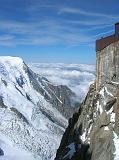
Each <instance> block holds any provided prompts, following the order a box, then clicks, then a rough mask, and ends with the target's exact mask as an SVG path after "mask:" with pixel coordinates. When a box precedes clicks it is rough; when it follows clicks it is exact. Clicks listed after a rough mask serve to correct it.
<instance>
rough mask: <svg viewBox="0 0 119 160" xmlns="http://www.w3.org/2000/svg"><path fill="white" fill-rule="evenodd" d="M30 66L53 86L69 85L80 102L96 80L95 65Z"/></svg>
mask: <svg viewBox="0 0 119 160" xmlns="http://www.w3.org/2000/svg"><path fill="white" fill-rule="evenodd" d="M29 66H30V67H31V68H32V69H33V70H34V71H35V72H37V73H39V74H40V75H42V76H45V77H46V78H48V80H50V81H51V82H52V83H53V84H56V85H59V84H62V85H67V86H68V87H69V88H70V89H71V90H72V91H74V92H75V93H76V95H77V98H78V101H82V99H84V97H85V95H86V93H87V91H88V88H89V85H90V84H91V83H93V82H94V79H95V66H93V65H84V64H57V63H55V64H51V63H50V64H48V63H31V64H29Z"/></svg>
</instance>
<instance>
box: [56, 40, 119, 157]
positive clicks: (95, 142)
mask: <svg viewBox="0 0 119 160" xmlns="http://www.w3.org/2000/svg"><path fill="white" fill-rule="evenodd" d="M118 47H119V41H118V42H116V43H114V44H111V45H110V46H108V47H106V48H104V49H103V50H102V51H100V53H99V52H98V53H97V70H96V74H97V77H96V82H95V83H94V84H92V85H91V86H90V89H89V92H88V94H87V96H86V98H85V100H84V102H83V103H82V105H81V107H80V108H79V111H78V112H77V113H75V114H74V115H73V117H72V118H71V119H69V126H68V128H67V129H66V131H65V133H64V135H63V138H62V141H61V144H60V147H59V149H58V151H57V154H56V158H55V160H118V159H119V154H118V151H119V149H118V148H119V138H118V136H119V48H118Z"/></svg>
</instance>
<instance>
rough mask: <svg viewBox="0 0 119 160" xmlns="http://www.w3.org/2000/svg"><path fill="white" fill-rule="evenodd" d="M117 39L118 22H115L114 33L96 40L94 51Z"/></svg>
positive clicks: (118, 36) (118, 31)
mask: <svg viewBox="0 0 119 160" xmlns="http://www.w3.org/2000/svg"><path fill="white" fill-rule="evenodd" d="M118 40H119V22H117V23H116V24H115V34H113V35H110V36H107V37H104V38H101V39H98V40H96V52H97V51H101V50H103V49H104V48H105V47H107V46H109V45H110V44H111V43H114V42H116V41H118Z"/></svg>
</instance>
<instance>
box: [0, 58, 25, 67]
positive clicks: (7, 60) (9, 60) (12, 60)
mask: <svg viewBox="0 0 119 160" xmlns="http://www.w3.org/2000/svg"><path fill="white" fill-rule="evenodd" d="M0 63H4V64H10V65H11V66H16V65H20V64H23V59H22V58H20V57H11V56H0Z"/></svg>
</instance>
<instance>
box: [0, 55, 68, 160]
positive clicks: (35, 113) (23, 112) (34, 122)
mask: <svg viewBox="0 0 119 160" xmlns="http://www.w3.org/2000/svg"><path fill="white" fill-rule="evenodd" d="M29 74H31V73H30V72H29V68H28V67H27V65H26V64H25V63H24V62H23V60H22V59H21V58H19V57H0V122H1V125H0V135H1V136H0V139H1V141H0V142H2V141H4V139H3V137H4V136H5V137H7V138H8V139H10V141H11V143H12V146H15V148H19V149H20V150H23V152H24V154H26V155H27V153H26V152H29V153H28V159H29V160H31V159H32V157H33V156H34V157H35V158H36V159H37V160H38V159H39V160H41V159H42V160H53V159H54V156H55V152H56V149H57V148H58V145H59V143H60V139H61V136H62V134H63V132H64V126H65V127H66V126H67V120H66V119H65V118H64V117H63V116H62V115H61V114H60V112H59V111H58V110H57V109H56V108H54V107H52V104H51V103H49V102H48V101H46V99H45V98H44V96H43V95H42V94H40V92H38V91H36V90H35V89H34V87H33V84H32V83H31V81H30V79H29ZM33 78H34V77H33ZM35 78H36V77H35ZM35 78H34V81H37V79H35ZM41 85H42V84H41ZM42 87H43V86H42ZM5 143H6V142H5ZM4 146H5V145H3V143H0V148H1V149H3V151H4V154H5V156H3V160H11V159H12V160H13V159H15V158H16V157H15V156H16V155H14V156H13V157H12V158H11V159H10V157H7V156H8V155H7V151H6V150H7V149H8V148H5V147H4ZM8 146H9V144H8ZM51 146H52V148H51ZM11 148H14V147H11ZM15 150H18V149H15ZM16 153H17V151H16ZM21 153H22V151H21ZM8 154H9V152H8ZM30 155H31V158H30ZM32 155H33V156H32ZM26 157H27V156H26ZM17 159H18V157H17Z"/></svg>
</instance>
